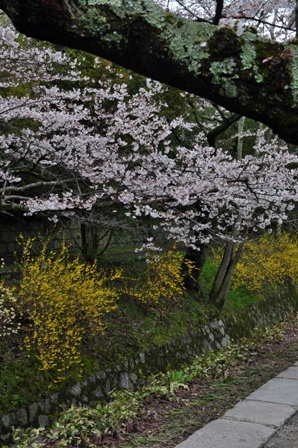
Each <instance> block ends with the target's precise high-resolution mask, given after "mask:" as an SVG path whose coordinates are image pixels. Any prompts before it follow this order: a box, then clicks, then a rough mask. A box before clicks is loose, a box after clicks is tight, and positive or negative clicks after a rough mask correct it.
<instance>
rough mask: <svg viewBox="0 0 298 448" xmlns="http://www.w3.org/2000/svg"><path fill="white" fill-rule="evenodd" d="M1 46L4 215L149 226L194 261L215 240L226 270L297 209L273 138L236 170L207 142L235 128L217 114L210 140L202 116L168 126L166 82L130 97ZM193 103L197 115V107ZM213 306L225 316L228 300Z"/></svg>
mask: <svg viewBox="0 0 298 448" xmlns="http://www.w3.org/2000/svg"><path fill="white" fill-rule="evenodd" d="M0 39H1V47H2V56H1V58H2V64H1V70H0V80H1V84H0V88H1V103H0V120H1V122H0V124H1V134H0V141H1V157H0V159H1V170H0V193H1V209H2V210H3V211H5V212H6V213H8V212H12V211H14V210H21V211H22V212H23V213H25V214H26V215H34V214H41V213H42V214H47V215H48V216H50V217H51V219H54V220H57V219H59V218H61V217H64V218H65V217H66V218H68V219H72V220H78V221H80V220H81V221H84V222H93V223H97V224H98V223H103V222H105V223H107V222H109V225H114V226H119V225H120V224H119V221H121V220H123V219H126V220H129V221H130V222H131V223H134V222H137V221H138V219H141V218H143V217H145V218H146V217H147V218H150V219H153V220H155V222H156V226H159V227H161V228H164V230H165V233H166V234H167V235H168V237H169V238H170V239H173V240H174V241H177V242H181V243H183V244H184V245H185V246H186V247H189V248H190V249H191V250H192V251H194V252H197V251H198V249H200V248H201V247H202V246H203V245H206V244H208V243H209V242H210V241H212V240H217V241H218V240H221V241H225V242H227V244H228V247H230V248H232V251H230V255H232V256H230V258H229V259H228V263H227V266H228V265H229V263H230V262H231V261H233V260H234V262H235V260H237V257H236V258H235V257H234V255H235V250H234V249H235V247H236V245H239V244H240V245H241V244H242V243H243V241H245V238H246V234H247V232H251V231H259V230H263V229H270V228H271V227H272V224H273V223H276V222H277V223H282V222H283V221H285V220H286V219H287V214H288V212H289V211H291V210H292V209H293V207H294V205H295V203H296V202H297V199H298V188H297V175H298V170H297V163H298V157H297V155H296V154H295V153H290V152H289V151H288V148H287V146H286V145H285V144H282V143H281V142H280V141H278V140H277V139H273V140H272V139H271V140H270V141H267V139H266V138H265V134H264V130H262V129H261V130H260V131H259V132H258V138H257V140H256V142H255V145H254V147H253V148H251V149H252V150H251V151H250V153H247V154H245V155H244V156H241V157H236V158H235V157H233V156H232V155H231V154H229V152H228V151H226V150H224V149H222V148H220V147H217V146H218V145H216V144H214V145H213V146H210V144H209V143H208V141H209V142H210V139H211V137H212V139H213V140H212V141H214V138H215V136H216V132H215V130H216V129H217V128H218V127H220V128H221V129H223V128H224V129H225V128H226V127H227V126H228V124H231V123H233V122H235V120H236V119H237V118H239V117H238V116H236V117H235V116H233V115H232V116H227V115H224V114H223V111H222V110H221V109H218V108H217V109H215V111H214V112H212V114H213V117H214V119H213V120H214V122H215V121H216V120H217V122H218V123H219V125H218V126H215V127H213V128H211V127H210V123H208V121H206V123H205V124H204V125H202V126H201V127H198V125H197V123H196V121H197V122H198V123H200V121H199V120H198V115H197V116H196V119H193V120H192V121H191V120H185V118H184V117H180V116H177V117H175V118H174V119H171V120H169V119H167V118H166V117H165V116H164V115H163V114H162V111H163V108H165V107H166V104H165V103H164V102H163V101H162V99H161V98H162V93H163V91H164V87H163V86H162V85H161V84H159V83H158V82H154V81H151V80H149V79H148V80H147V81H146V86H145V87H143V86H141V87H139V89H138V90H137V92H136V93H134V94H133V95H130V94H129V92H128V90H129V89H128V86H127V84H125V83H116V82H114V80H113V78H112V77H107V76H106V77H103V79H102V80H101V81H100V80H98V79H94V80H92V79H88V78H86V77H84V76H83V75H82V72H81V70H80V67H79V65H78V63H77V62H76V61H71V60H69V58H68V57H67V56H66V55H65V54H64V53H61V52H58V51H54V50H53V49H51V48H49V47H45V48H43V49H41V48H38V47H37V46H35V45H34V44H33V43H31V44H29V46H28V45H27V44H26V45H25V43H24V42H23V41H22V39H21V38H20V37H19V36H18V35H17V34H16V33H15V32H14V31H13V30H12V29H10V28H6V29H0ZM57 64H59V70H58V67H57ZM94 64H95V65H96V66H99V65H100V64H102V62H101V61H100V60H97V59H95V60H94ZM7 67H9V70H8V68H7ZM69 67H70V68H69ZM107 70H112V69H107ZM181 95H182V96H184V95H185V94H184V93H181ZM188 101H189V102H190V103H191V110H192V108H193V101H195V98H192V97H189V99H188ZM206 106H207V105H206V103H202V104H201V109H199V108H198V107H196V113H197V114H203V113H204V111H206ZM209 107H210V105H209ZM220 120H221V121H220ZM241 135H243V133H242V132H241ZM177 137H178V142H177V141H176V143H174V139H176V140H177ZM238 152H239V151H238ZM120 210H121V213H120ZM124 215H125V216H124ZM111 223H112V224H111ZM152 247H153V248H154V247H155V243H154V241H153V240H152V241H151V240H150V241H148V248H152ZM237 253H238V252H237ZM229 275H230V271H229V273H227V271H225V272H224V277H223V278H224V279H225V280H227V281H228V280H229ZM219 283H221V285H222V284H223V281H222V280H221V282H219ZM224 290H226V288H224ZM223 294H224V291H223ZM212 300H213V301H214V303H216V305H217V306H218V307H221V306H222V301H223V300H224V295H223V296H222V295H221V288H220V290H216V289H215V290H214V291H213V292H212Z"/></svg>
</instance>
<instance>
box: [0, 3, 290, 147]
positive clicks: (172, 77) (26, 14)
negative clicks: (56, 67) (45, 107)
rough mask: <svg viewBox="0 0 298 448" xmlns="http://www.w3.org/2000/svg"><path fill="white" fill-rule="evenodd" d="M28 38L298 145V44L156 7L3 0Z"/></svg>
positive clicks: (13, 20) (1, 5) (144, 4)
mask: <svg viewBox="0 0 298 448" xmlns="http://www.w3.org/2000/svg"><path fill="white" fill-rule="evenodd" d="M0 8H2V9H3V10H4V11H5V12H6V13H7V14H8V15H9V17H10V18H11V20H12V22H13V23H14V25H15V26H16V28H17V29H18V30H19V31H21V32H22V33H25V34H27V35H29V36H32V37H35V38H38V39H42V40H47V41H50V42H53V43H56V44H61V45H66V46H69V47H72V48H77V49H81V50H85V51H87V52H90V53H93V54H95V55H98V56H100V57H103V58H106V59H109V60H110V61H112V62H115V63H117V64H120V65H122V66H123V67H126V68H128V69H132V70H134V71H136V72H138V73H140V74H142V75H145V76H148V77H151V78H153V79H157V80H159V81H161V82H164V83H166V84H169V85H172V86H174V87H178V88H180V89H182V90H185V91H188V92H192V93H195V94H197V95H199V96H202V97H205V98H207V99H209V100H211V101H214V102H215V103H217V104H220V105H222V106H223V107H225V108H226V109H228V110H231V111H233V112H236V113H238V114H241V115H246V116H248V117H250V118H252V119H254V120H257V121H261V122H263V123H265V124H266V125H268V126H269V127H271V128H272V129H273V131H274V132H275V133H277V134H279V136H280V137H281V138H283V139H284V140H286V141H287V142H289V143H293V144H298V68H297V67H298V44H297V41H294V42H292V43H285V44H282V43H280V42H273V41H270V40H266V39H264V38H262V37H260V36H258V35H257V34H256V32H255V31H254V30H251V29H247V30H245V31H244V33H243V34H241V35H239V33H237V30H236V29H234V28H230V27H223V28H219V27H217V26H216V25H212V24H209V23H204V22H194V21H191V20H186V19H182V18H181V17H178V16H175V15H174V14H171V13H169V12H166V11H165V10H163V9H162V8H160V7H159V6H158V5H157V4H155V3H154V2H153V1H152V0H146V1H144V0H14V1H11V0H0Z"/></svg>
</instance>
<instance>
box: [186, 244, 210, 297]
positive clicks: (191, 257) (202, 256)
mask: <svg viewBox="0 0 298 448" xmlns="http://www.w3.org/2000/svg"><path fill="white" fill-rule="evenodd" d="M207 251H208V245H206V244H200V246H199V247H198V250H195V249H193V248H191V247H188V248H187V250H186V253H185V257H184V260H183V265H182V273H183V275H184V285H185V288H186V290H187V292H188V293H189V294H191V295H192V296H194V297H196V298H200V297H201V288H200V283H199V278H200V275H201V272H202V268H203V266H204V264H205V261H206V257H207ZM188 262H191V263H193V265H194V269H193V271H192V272H191V274H189V270H188V267H187V263H188Z"/></svg>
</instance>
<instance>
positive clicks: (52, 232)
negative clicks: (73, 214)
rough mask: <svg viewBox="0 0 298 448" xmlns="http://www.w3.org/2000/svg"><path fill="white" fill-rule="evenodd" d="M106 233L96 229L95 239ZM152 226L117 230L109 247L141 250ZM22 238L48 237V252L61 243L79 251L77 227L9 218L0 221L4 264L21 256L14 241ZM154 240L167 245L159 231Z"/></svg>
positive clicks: (104, 243) (165, 236)
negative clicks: (139, 248) (138, 248)
mask: <svg viewBox="0 0 298 448" xmlns="http://www.w3.org/2000/svg"><path fill="white" fill-rule="evenodd" d="M106 230H107V229H104V228H103V229H99V239H100V236H101V235H105V234H106ZM152 232H153V229H152V226H150V225H149V224H148V226H146V225H142V226H139V227H131V228H123V229H121V228H119V229H117V230H114V231H113V234H112V238H111V242H110V245H111V246H112V247H119V246H130V247H138V246H142V244H143V243H144V242H146V241H147V238H148V237H150V236H152ZM20 234H22V235H23V236H24V239H25V240H26V239H28V238H32V237H34V238H36V240H37V241H38V240H40V239H41V238H42V237H47V236H49V237H50V248H53V249H58V248H59V247H60V246H61V242H62V241H64V242H65V243H66V244H67V246H69V247H72V248H73V249H74V251H76V252H79V251H80V250H81V248H82V240H81V231H80V224H79V223H75V222H70V221H64V222H59V223H58V224H57V225H56V224H54V223H53V222H51V221H49V220H47V219H45V218H44V219H37V218H32V217H31V218H30V217H20V218H19V219H17V218H15V219H13V218H9V219H3V218H2V219H0V258H3V259H4V260H5V262H8V263H10V262H12V261H14V260H15V256H17V257H18V256H19V255H20V254H21V246H20V245H19V244H18V242H17V240H18V238H19V235H20ZM155 234H156V235H155V240H156V241H157V243H158V244H164V243H165V242H166V241H167V235H166V234H165V232H164V231H163V230H162V229H159V230H158V232H155ZM107 240H108V236H106V237H104V238H103V239H101V240H100V242H99V246H98V249H99V250H101V249H102V248H103V247H105V245H106V243H107Z"/></svg>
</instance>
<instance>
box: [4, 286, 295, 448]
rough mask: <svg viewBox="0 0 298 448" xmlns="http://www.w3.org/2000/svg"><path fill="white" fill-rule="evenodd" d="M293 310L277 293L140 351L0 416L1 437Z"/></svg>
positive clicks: (129, 385) (134, 382)
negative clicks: (131, 357)
mask: <svg viewBox="0 0 298 448" xmlns="http://www.w3.org/2000/svg"><path fill="white" fill-rule="evenodd" d="M297 311H298V294H297V291H293V293H292V294H288V295H286V294H284V295H283V296H282V295H276V296H275V297H269V298H268V299H266V300H263V301H260V302H259V303H257V304H254V305H251V306H250V307H248V308H245V309H244V310H242V311H240V312H238V313H236V314H233V315H231V316H229V317H228V318H226V319H225V320H223V319H219V320H216V321H214V322H211V323H210V324H209V325H206V326H204V327H202V328H199V329H194V330H193V331H190V332H189V333H187V334H185V335H184V336H182V337H179V338H178V339H176V340H173V341H172V342H170V343H168V344H166V345H163V346H161V347H156V348H153V349H152V350H149V351H147V352H144V353H140V354H139V355H138V356H137V357H135V358H134V359H130V360H127V361H125V362H123V363H122V364H119V365H116V366H114V367H113V368H109V369H106V370H102V371H99V372H97V373H95V374H94V375H92V376H91V377H89V378H87V379H85V380H83V381H81V382H78V383H77V384H74V385H73V386H71V387H69V388H67V389H66V390H64V391H61V392H57V393H55V394H53V395H51V396H50V397H48V398H45V399H42V400H39V401H37V402H36V403H33V404H31V405H29V406H27V407H24V408H22V409H20V410H19V411H17V412H11V413H9V414H6V415H3V416H2V417H1V418H0V439H1V440H2V442H5V441H6V442H8V441H9V439H10V437H11V428H12V427H13V426H20V427H27V426H36V427H38V426H46V425H49V424H50V423H52V422H53V421H54V420H55V419H56V418H57V415H58V413H59V411H61V410H63V409H66V408H67V407H68V406H69V405H71V404H74V405H76V406H83V405H89V404H91V403H92V402H96V401H99V400H107V399H108V398H109V395H108V394H109V392H110V391H111V390H112V389H114V388H126V389H133V388H134V387H135V386H136V385H137V384H138V382H140V381H142V380H143V379H144V378H145V377H147V376H149V375H150V374H152V373H157V372H160V371H166V370H168V369H169V368H171V369H178V368H179V367H181V365H183V364H185V363H188V362H190V361H191V360H192V358H193V357H195V356H197V355H200V354H202V353H206V352H208V351H210V350H213V349H220V348H221V347H224V346H225V345H227V344H228V343H229V342H230V341H231V340H237V339H239V338H240V337H248V336H249V335H250V334H251V333H252V331H253V330H254V329H255V328H256V327H260V328H261V327H264V326H272V325H274V324H275V323H277V322H279V321H282V320H284V319H285V318H286V317H287V316H289V315H294V314H295V313H296V312H297Z"/></svg>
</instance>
